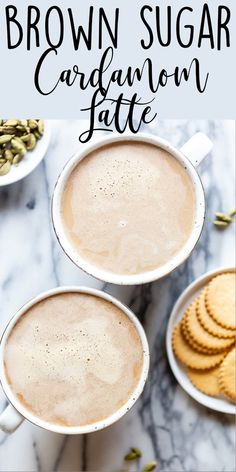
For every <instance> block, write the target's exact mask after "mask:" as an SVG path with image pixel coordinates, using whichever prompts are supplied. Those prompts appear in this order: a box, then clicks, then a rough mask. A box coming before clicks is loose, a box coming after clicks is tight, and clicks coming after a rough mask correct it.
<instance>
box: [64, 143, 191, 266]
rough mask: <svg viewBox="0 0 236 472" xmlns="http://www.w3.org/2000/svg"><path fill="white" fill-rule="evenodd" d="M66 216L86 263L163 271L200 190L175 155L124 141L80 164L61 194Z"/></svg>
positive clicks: (182, 239)
mask: <svg viewBox="0 0 236 472" xmlns="http://www.w3.org/2000/svg"><path fill="white" fill-rule="evenodd" d="M61 216H62V221H63V225H64V229H65V233H66V236H67V238H68V240H69V241H70V243H71V244H72V246H73V247H74V249H75V250H76V252H77V253H78V254H79V255H80V256H81V257H82V258H83V259H85V260H87V261H88V262H89V263H91V264H93V265H94V266H97V267H99V268H102V269H104V270H106V271H109V272H112V273H116V274H125V275H129V274H137V273H143V272H147V271H150V270H153V269H155V268H157V267H160V266H162V265H164V264H165V263H166V262H168V261H169V260H170V259H172V258H173V256H175V255H176V254H177V253H178V252H179V251H180V250H181V249H182V247H183V246H184V245H185V243H186V242H187V240H188V238H189V236H190V234H191V231H192V228H193V222H194V216H195V191H194V188H193V184H192V182H191V179H190V177H189V176H188V174H187V173H186V171H185V170H184V168H183V167H182V166H181V164H180V163H179V162H178V161H177V160H176V159H175V158H174V157H173V156H172V155H171V154H169V153H168V152H166V151H164V150H162V149H161V148H157V147H156V146H154V145H151V144H146V143H141V142H133V141H128V142H127V141H124V142H122V143H115V144H112V145H107V146H104V147H102V148H100V149H98V150H96V151H94V152H92V153H90V154H89V155H88V156H87V157H86V158H84V159H83V160H82V161H81V162H80V163H79V164H78V165H77V167H76V168H75V169H74V170H73V171H72V173H71V175H70V177H69V179H68V182H67V184H66V186H65V189H64V193H63V195H62V203H61Z"/></svg>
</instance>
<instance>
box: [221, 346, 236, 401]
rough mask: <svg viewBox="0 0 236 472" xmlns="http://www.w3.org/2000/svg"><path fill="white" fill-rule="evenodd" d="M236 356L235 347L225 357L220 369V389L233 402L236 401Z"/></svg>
mask: <svg viewBox="0 0 236 472" xmlns="http://www.w3.org/2000/svg"><path fill="white" fill-rule="evenodd" d="M235 356H236V349H235V348H234V349H232V351H230V352H229V353H228V354H227V356H226V357H225V359H224V361H223V362H222V364H221V366H220V371H219V385H220V390H221V392H222V393H224V395H226V397H227V398H228V399H229V400H231V401H233V402H236V375H235V368H236V365H235Z"/></svg>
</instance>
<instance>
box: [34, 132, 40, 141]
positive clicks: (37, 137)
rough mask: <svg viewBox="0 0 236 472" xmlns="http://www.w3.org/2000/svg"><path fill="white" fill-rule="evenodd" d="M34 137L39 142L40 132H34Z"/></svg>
mask: <svg viewBox="0 0 236 472" xmlns="http://www.w3.org/2000/svg"><path fill="white" fill-rule="evenodd" d="M34 135H35V137H36V139H37V140H38V139H40V138H41V134H40V133H39V131H34Z"/></svg>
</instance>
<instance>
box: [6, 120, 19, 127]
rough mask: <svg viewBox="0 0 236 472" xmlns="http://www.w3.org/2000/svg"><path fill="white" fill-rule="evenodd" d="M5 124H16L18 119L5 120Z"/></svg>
mask: <svg viewBox="0 0 236 472" xmlns="http://www.w3.org/2000/svg"><path fill="white" fill-rule="evenodd" d="M4 125H5V126H17V125H18V120H7V121H5V123H4Z"/></svg>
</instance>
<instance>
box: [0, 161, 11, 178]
mask: <svg viewBox="0 0 236 472" xmlns="http://www.w3.org/2000/svg"><path fill="white" fill-rule="evenodd" d="M10 168H11V163H10V162H9V161H6V162H5V164H3V165H2V166H1V167H0V175H1V176H3V175H7V174H8V172H9V170H10Z"/></svg>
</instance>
